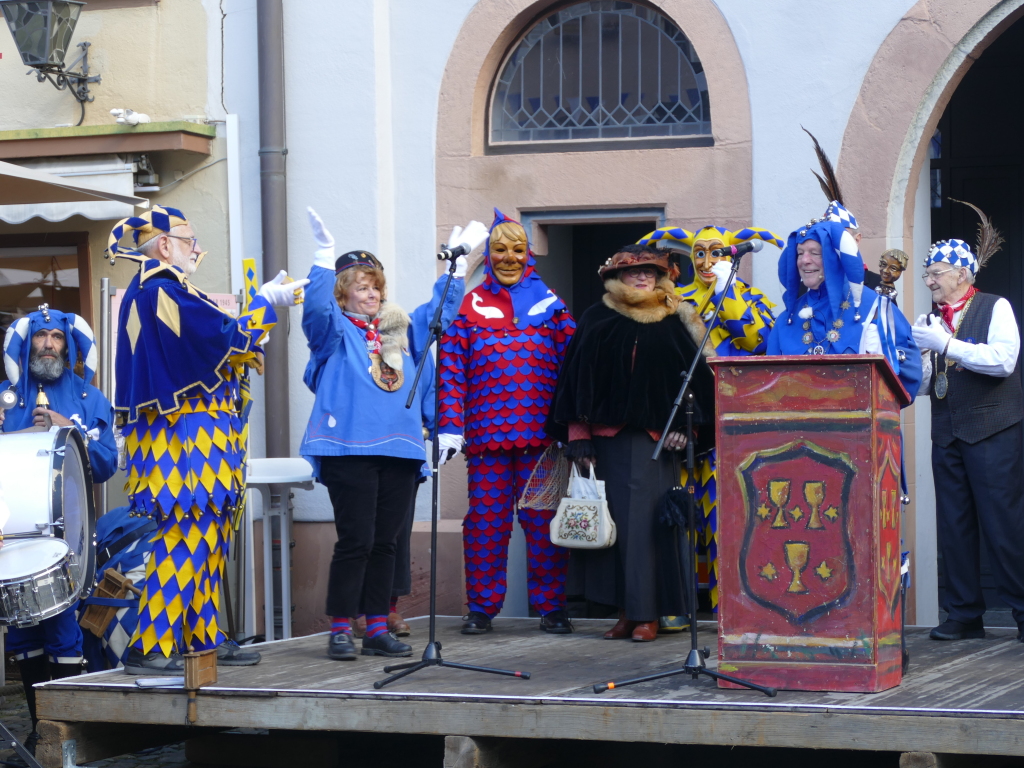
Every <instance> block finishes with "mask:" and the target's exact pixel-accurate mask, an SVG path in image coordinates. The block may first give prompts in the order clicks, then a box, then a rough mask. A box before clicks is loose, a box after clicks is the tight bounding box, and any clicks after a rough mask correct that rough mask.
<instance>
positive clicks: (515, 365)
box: [438, 267, 576, 616]
mask: <svg viewBox="0 0 1024 768" xmlns="http://www.w3.org/2000/svg"><path fill="white" fill-rule="evenodd" d="M527 280H530V281H536V282H539V281H540V278H539V276H538V275H536V273H534V272H533V270H532V267H528V268H527V270H526V273H525V274H524V277H523V281H521V283H522V282H525V281H527ZM515 287H518V286H515ZM539 288H540V286H533V289H534V291H537V290H538V289H539ZM534 295H537V294H536V293H534ZM541 295H545V296H546V298H544V299H542V300H541V301H540V302H537V303H535V304H534V305H533V307H534V308H535V307H538V306H540V305H541V304H543V305H544V306H543V307H541V310H539V311H537V312H535V313H534V316H535V317H536V315H538V314H540V313H541V312H544V310H547V309H548V307H549V306H551V305H552V304H553V303H554V302H553V301H552V298H554V299H555V301H557V297H554V293H553V292H551V291H547V290H546V288H545V290H544V291H543V292H541ZM557 304H558V307H557V308H553V309H554V311H551V312H544V315H545V316H546V317H545V318H544V319H543V320H541V321H540V322H537V320H535V319H534V320H532V322H536V323H537V324H535V325H531V324H530V322H531V320H526V319H525V318H524V320H525V321H524V322H520V318H519V317H516V316H515V310H514V307H513V301H512V300H511V299H510V296H509V292H508V290H507V289H505V288H504V287H502V286H500V285H498V283H497V282H496V281H495V280H494V279H493V277H491V276H490V275H488V279H487V280H485V282H484V284H483V285H481V286H480V287H478V288H477V289H475V290H474V291H472V292H470V293H469V294H468V295H467V296H466V298H465V300H464V301H463V304H462V308H461V309H460V311H459V316H458V317H457V318H456V319H455V321H454V322H453V323H452V325H451V326H450V327H449V328H448V331H447V332H446V334H445V336H444V338H443V339H442V341H441V412H440V418H439V421H438V424H439V428H440V431H441V432H443V433H455V434H464V437H465V440H466V454H467V467H468V470H469V510H468V513H467V514H466V519H465V521H464V522H463V548H464V551H465V560H466V594H467V602H468V605H469V609H470V610H472V611H480V612H482V613H485V614H487V615H488V616H494V615H496V614H497V613H498V611H500V610H501V606H502V604H503V602H504V599H505V591H506V578H505V575H506V567H507V562H508V543H509V537H510V535H511V533H512V514H513V510H514V508H515V502H516V500H517V499H518V498H519V497H520V496H521V494H522V492H523V488H524V487H525V484H526V481H527V480H528V479H529V477H530V473H531V472H532V471H533V468H534V466H535V465H536V463H537V459H539V458H540V455H541V454H542V453H543V452H544V449H545V448H546V447H547V445H549V444H550V442H551V440H550V439H549V438H548V436H547V434H546V433H545V432H544V423H545V421H546V420H547V415H548V409H549V408H550V405H551V398H552V397H553V396H554V391H555V383H556V382H557V380H558V372H559V369H560V367H561V365H562V359H563V357H564V355H565V349H566V347H567V346H568V344H569V339H570V338H571V337H572V333H573V331H574V330H575V328H576V323H575V322H574V321H573V319H572V316H571V315H570V314H569V312H568V310H566V309H565V307H564V305H563V304H562V303H561V301H557ZM528 309H529V307H528ZM522 314H524V315H527V314H528V312H523V313H522ZM552 517H554V510H537V509H520V510H519V524H520V526H522V528H523V531H524V533H525V534H526V543H527V551H528V560H527V568H528V588H529V597H530V605H531V606H532V607H533V608H535V609H536V610H537V611H538V612H539V613H540V614H541V615H545V614H547V613H550V612H551V611H554V610H560V609H564V608H565V577H566V570H567V568H568V562H569V552H568V550H566V549H564V548H562V547H556V546H554V545H553V544H552V543H551V541H550V539H549V532H548V528H549V524H550V522H551V519H552Z"/></svg>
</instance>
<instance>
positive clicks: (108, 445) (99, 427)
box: [0, 304, 117, 751]
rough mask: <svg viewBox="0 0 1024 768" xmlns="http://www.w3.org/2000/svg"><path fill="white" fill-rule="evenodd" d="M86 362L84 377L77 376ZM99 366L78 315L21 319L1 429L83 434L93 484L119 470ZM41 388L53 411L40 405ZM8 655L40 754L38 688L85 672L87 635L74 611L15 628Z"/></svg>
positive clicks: (42, 313)
mask: <svg viewBox="0 0 1024 768" xmlns="http://www.w3.org/2000/svg"><path fill="white" fill-rule="evenodd" d="M79 362H81V364H82V366H83V374H84V375H83V376H79V375H78V374H77V373H75V371H74V369H75V366H76V364H78V363H79ZM96 362H97V355H96V340H95V337H94V336H93V332H92V329H91V328H90V327H89V325H88V323H86V322H85V320H84V319H82V318H81V317H79V316H78V315H73V314H65V313H64V312H61V311H59V310H56V309H50V308H49V307H48V306H47V305H46V304H43V305H42V306H40V307H39V310H38V311H37V312H32V313H31V314H29V315H27V316H26V317H22V318H20V319H18V320H17V321H16V322H14V323H12V324H11V326H10V327H9V328H8V329H7V336H6V338H5V339H4V367H5V368H6V371H7V381H5V382H4V383H3V384H0V389H13V390H14V392H15V393H17V395H18V403H17V405H15V406H14V407H13V408H11V409H10V410H9V411H3V410H0V425H2V429H3V431H4V432H17V431H19V430H22V429H28V428H30V427H45V426H46V421H45V419H46V417H47V416H48V417H49V419H50V422H51V424H53V425H54V426H58V427H74V428H76V429H77V430H78V431H79V433H80V434H81V436H82V439H83V440H84V441H85V443H86V450H87V453H88V456H89V464H90V467H91V469H92V479H93V481H94V482H97V483H105V482H106V481H107V480H109V479H110V478H111V477H112V476H113V474H114V473H115V472H116V471H117V444H116V442H115V441H114V429H113V428H114V410H113V408H112V407H111V405H110V401H109V400H107V398H106V397H104V396H103V393H102V392H100V391H99V390H98V389H97V388H96V387H94V386H92V385H91V384H89V383H88V382H90V381H92V379H93V376H95V374H96ZM40 388H41V389H42V391H43V392H44V393H45V394H46V398H47V400H48V401H49V407H48V408H46V407H44V406H41V405H40V406H37V405H36V398H37V395H38V393H39V390H40ZM79 554H81V553H79ZM7 651H8V652H10V653H13V654H14V658H15V659H16V660H17V662H18V671H19V672H20V673H21V679H22V682H24V684H25V698H26V699H27V700H28V711H29V716H30V717H31V719H32V734H31V735H30V736H29V739H28V740H27V741H26V746H27V747H29V749H30V751H34V744H35V741H36V740H38V738H39V736H38V734H37V733H36V730H35V727H36V723H37V722H38V720H37V719H36V696H35V689H34V688H33V687H32V686H33V685H35V684H36V683H45V682H46V681H47V680H56V679H58V678H62V677H70V676H72V675H77V674H80V673H81V671H82V629H81V627H79V626H78V620H77V619H76V618H75V608H74V606H72V607H71V608H68V609H67V610H66V611H64V612H63V613H60V614H58V615H56V616H53V617H52V618H49V619H45V620H43V621H42V622H40V623H39V624H37V625H35V626H33V627H24V628H20V627H10V628H8V630H7Z"/></svg>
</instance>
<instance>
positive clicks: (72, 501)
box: [53, 429, 96, 591]
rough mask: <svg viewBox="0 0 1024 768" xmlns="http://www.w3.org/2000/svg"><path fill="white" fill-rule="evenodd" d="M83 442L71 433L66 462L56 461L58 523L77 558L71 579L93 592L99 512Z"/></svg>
mask: <svg viewBox="0 0 1024 768" xmlns="http://www.w3.org/2000/svg"><path fill="white" fill-rule="evenodd" d="M83 449H84V446H83V444H82V439H81V437H80V436H79V434H78V432H77V431H75V430H73V429H69V430H68V434H67V442H66V443H64V455H63V461H60V462H57V461H54V471H55V474H58V473H59V478H60V483H59V487H58V483H56V482H55V483H54V486H55V487H54V490H55V499H54V503H55V505H56V504H58V503H59V505H60V508H59V509H57V508H55V509H54V510H53V515H54V518H55V519H58V520H59V519H63V521H64V541H66V542H67V544H68V547H70V548H71V551H72V552H73V553H74V554H75V558H74V562H73V564H72V567H71V572H72V575H73V576H74V577H75V581H76V583H77V584H78V585H81V588H82V589H84V590H86V591H88V590H89V589H91V588H92V580H93V576H94V572H95V564H96V553H95V548H94V547H93V542H92V536H93V531H94V530H95V527H96V526H95V517H96V510H95V507H94V506H93V500H92V478H91V477H90V474H91V473H89V471H88V469H87V467H86V459H85V456H86V454H85V451H84V450H83Z"/></svg>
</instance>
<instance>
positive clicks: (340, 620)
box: [331, 616, 352, 635]
mask: <svg viewBox="0 0 1024 768" xmlns="http://www.w3.org/2000/svg"><path fill="white" fill-rule="evenodd" d="M339 632H344V633H345V634H346V635H351V634H352V626H351V625H350V624H349V623H348V616H331V634H332V635H336V634H338V633H339Z"/></svg>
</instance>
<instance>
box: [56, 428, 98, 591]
mask: <svg viewBox="0 0 1024 768" xmlns="http://www.w3.org/2000/svg"><path fill="white" fill-rule="evenodd" d="M61 438H63V441H62V442H60V445H56V443H57V442H58V441H61ZM68 440H71V441H72V442H74V443H75V447H76V448H77V449H78V455H79V457H80V458H81V460H82V475H83V477H84V479H85V485H86V493H85V504H86V515H87V516H88V521H87V522H88V523H89V526H88V529H87V531H86V538H87V541H86V542H85V547H86V550H87V551H83V552H79V553H76V554H77V555H78V557H79V558H80V559H83V560H84V564H85V570H84V572H83V574H82V583H81V593H80V594H79V595H78V596H77V597H76V599H79V600H81V599H84V598H86V597H88V596H89V594H90V593H91V592H92V589H93V582H94V581H95V580H96V500H95V498H94V496H93V489H94V487H95V481H94V480H93V477H92V465H91V464H90V462H89V451H88V449H87V448H86V445H85V440H84V438H83V437H82V434H81V433H80V432H79V431H78V429H76V428H75V427H61V428H60V430H59V431H58V432H57V435H56V439H55V441H54V442H55V445H54V451H53V453H52V454H51V457H50V467H51V471H52V478H53V479H52V481H51V493H50V505H51V509H50V522H55V521H56V520H59V519H61V518H63V517H64V502H63V499H64V494H63V490H64V460H65V457H66V454H67V443H68ZM61 449H64V450H61ZM59 538H61V539H63V540H64V541H65V542H66V541H67V539H65V529H64V528H61V535H60V537H59ZM69 549H70V545H69Z"/></svg>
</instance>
